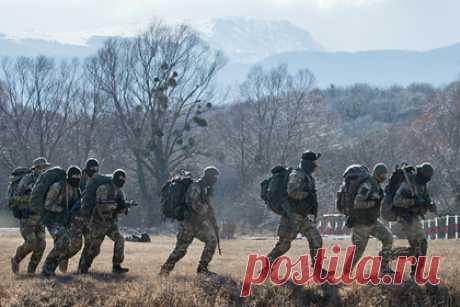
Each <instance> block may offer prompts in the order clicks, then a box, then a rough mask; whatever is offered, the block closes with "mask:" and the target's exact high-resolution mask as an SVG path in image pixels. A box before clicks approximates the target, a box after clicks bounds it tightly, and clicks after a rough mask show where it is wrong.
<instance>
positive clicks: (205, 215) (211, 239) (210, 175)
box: [160, 166, 219, 276]
mask: <svg viewBox="0 0 460 307" xmlns="http://www.w3.org/2000/svg"><path fill="white" fill-rule="evenodd" d="M218 177H219V171H218V170H217V168H215V167H213V166H209V167H206V168H205V169H204V171H203V175H202V177H201V178H200V179H199V180H198V181H194V182H192V183H191V184H190V185H189V186H188V188H187V191H186V194H185V201H186V209H187V211H186V212H187V213H186V214H185V218H184V220H183V221H181V222H180V226H179V233H178V234H177V242H176V247H175V248H174V250H173V251H172V253H171V254H170V255H169V257H168V259H167V260H166V262H165V263H164V264H163V266H162V267H161V271H160V275H163V276H165V275H168V274H169V273H170V272H171V271H172V270H173V269H174V266H175V265H176V263H177V262H178V261H179V260H180V259H182V258H183V257H184V256H185V254H186V253H187V248H188V247H189V245H190V244H191V243H192V241H193V239H194V238H197V239H198V240H200V241H202V242H204V244H205V246H204V249H203V252H202V254H201V258H200V262H199V264H198V268H197V273H204V274H211V273H212V272H210V271H209V268H208V266H209V263H210V262H211V260H212V258H213V256H214V253H215V251H216V247H217V245H218V237H217V236H218V229H217V224H216V217H215V215H214V209H213V207H212V205H211V202H210V194H211V191H212V188H213V186H214V185H215V184H216V182H217V179H218Z"/></svg>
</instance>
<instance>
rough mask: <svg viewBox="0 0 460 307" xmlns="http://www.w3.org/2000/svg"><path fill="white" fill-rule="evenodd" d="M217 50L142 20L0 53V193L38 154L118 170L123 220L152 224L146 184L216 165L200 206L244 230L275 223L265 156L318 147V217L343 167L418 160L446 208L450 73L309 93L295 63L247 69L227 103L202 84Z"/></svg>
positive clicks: (152, 189) (155, 221)
mask: <svg viewBox="0 0 460 307" xmlns="http://www.w3.org/2000/svg"><path fill="white" fill-rule="evenodd" d="M224 65H225V59H224V57H223V56H222V54H221V53H219V52H215V51H213V50H211V49H210V48H209V46H208V45H207V44H206V43H204V42H203V41H202V40H201V39H200V38H199V37H198V35H197V34H196V33H195V32H193V31H192V30H191V29H190V28H188V27H186V26H177V27H170V26H165V25H163V24H161V23H155V24H153V25H152V26H151V27H150V28H149V29H148V30H147V31H146V32H145V33H143V34H141V35H139V36H138V37H136V38H135V39H130V40H125V39H122V38H112V39H108V40H107V41H106V42H105V43H104V45H103V47H101V49H100V50H98V52H97V53H96V54H94V55H93V56H91V57H88V58H87V59H85V60H84V61H78V60H73V61H58V60H56V59H53V58H49V57H45V56H39V57H33V58H29V57H18V58H3V59H2V60H1V65H0V125H1V129H0V167H1V169H2V170H3V172H2V173H3V176H1V177H0V199H1V204H2V209H1V210H0V215H2V216H3V217H4V218H3V219H0V222H1V221H3V220H4V219H5V217H7V216H9V215H11V214H10V213H9V212H8V209H6V208H5V207H6V206H4V204H5V197H6V195H5V194H6V193H5V192H6V189H7V184H8V178H9V173H10V172H11V170H12V169H13V168H15V167H16V166H30V165H31V163H32V160H33V159H34V158H35V157H38V156H44V157H46V158H47V159H48V160H50V162H51V163H52V164H53V165H60V166H62V167H67V166H69V165H70V164H78V165H81V166H83V165H84V162H85V160H86V159H88V158H91V157H94V158H97V159H98V160H99V161H100V163H101V169H102V171H103V172H106V173H109V172H112V171H113V170H114V169H116V168H123V169H125V170H126V171H127V173H128V179H127V180H128V182H127V187H126V191H127V195H128V198H130V199H134V200H136V201H138V202H139V203H140V204H141V206H140V207H139V208H135V209H133V210H132V211H131V212H130V214H129V215H128V216H127V217H125V218H123V220H122V224H124V225H128V226H132V227H155V228H161V227H163V226H162V225H163V224H162V223H161V217H160V213H159V198H158V192H159V190H160V188H161V186H162V185H163V184H164V183H165V182H166V181H167V180H168V178H170V177H171V176H172V175H174V174H176V173H177V172H179V171H180V170H183V169H186V170H189V171H191V172H192V173H193V174H194V175H195V176H199V175H200V171H201V169H202V168H203V167H205V166H207V165H215V166H217V167H218V168H219V169H220V171H221V178H220V182H219V183H218V185H217V187H216V190H215V197H214V205H215V207H216V211H217V214H218V218H219V220H220V221H224V220H229V221H234V222H235V223H237V224H238V227H239V228H240V230H242V231H245V232H251V231H253V230H254V229H256V228H258V229H261V228H260V227H262V228H263V227H264V225H268V224H269V223H270V222H271V221H273V220H275V219H276V216H274V215H273V214H272V213H270V212H269V211H268V209H266V207H265V204H264V203H263V201H262V200H261V199H260V197H259V192H260V182H261V181H262V180H263V179H264V178H266V177H267V176H268V175H269V172H270V169H271V168H272V167H274V166H276V165H285V166H292V167H296V165H297V164H298V160H299V157H300V154H301V152H303V151H305V150H306V149H311V150H314V151H318V152H321V153H322V157H321V159H320V168H319V170H318V172H317V173H315V176H316V178H317V188H318V196H319V211H320V213H321V214H324V213H332V212H334V211H335V206H334V198H335V192H336V190H337V189H338V186H339V185H340V182H341V176H342V173H343V171H344V170H345V168H346V167H347V166H348V165H349V164H351V163H361V164H364V165H366V166H368V167H370V168H371V167H372V166H373V164H374V163H376V162H385V163H386V164H387V165H389V166H390V167H394V166H395V165H396V164H398V163H401V162H408V163H413V164H416V163H421V162H423V161H430V162H431V163H432V164H433V165H434V167H435V176H434V180H433V182H432V183H431V190H432V194H433V198H434V199H435V200H436V201H437V202H439V204H440V205H439V208H440V211H441V213H451V214H453V213H457V214H460V209H459V205H460V121H459V119H460V82H454V83H452V84H450V85H448V86H446V87H442V88H438V87H433V86H431V85H429V84H412V85H410V86H407V87H399V86H394V87H390V88H375V87H372V86H369V85H366V84H356V85H354V86H350V87H345V88H343V87H335V86H334V85H331V86H330V87H329V88H327V89H323V90H320V89H318V88H317V87H316V83H315V76H314V75H313V74H312V73H311V72H310V71H309V70H308V67H305V69H304V70H300V71H298V72H297V73H294V74H293V73H291V72H290V71H289V70H288V67H287V66H286V65H279V66H277V67H274V68H271V69H263V68H262V67H259V66H255V67H253V68H252V69H251V71H250V73H249V74H248V75H247V78H246V80H245V81H244V82H243V83H242V84H241V86H240V89H239V92H238V95H236V97H235V98H234V100H233V101H232V102H231V103H225V104H223V103H221V102H222V100H223V97H220V96H219V95H218V94H216V91H215V79H216V76H217V75H218V73H219V71H220V70H221V69H222V68H223V67H224ZM0 226H2V225H0Z"/></svg>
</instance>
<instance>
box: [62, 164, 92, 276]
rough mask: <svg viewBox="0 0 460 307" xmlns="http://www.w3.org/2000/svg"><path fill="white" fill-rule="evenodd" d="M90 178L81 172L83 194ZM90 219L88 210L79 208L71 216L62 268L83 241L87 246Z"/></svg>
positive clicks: (82, 207) (80, 246)
mask: <svg viewBox="0 0 460 307" xmlns="http://www.w3.org/2000/svg"><path fill="white" fill-rule="evenodd" d="M90 180H91V178H90V177H88V175H87V174H86V172H85V170H83V172H82V176H81V181H80V190H81V193H82V194H83V193H84V192H85V190H86V186H87V184H88V183H89V182H90ZM90 218H91V213H90V212H88V209H86V208H84V206H81V207H80V208H79V209H78V210H76V211H75V212H74V213H73V214H72V219H71V222H70V229H69V240H70V242H69V248H68V250H67V259H66V260H65V264H63V265H62V266H63V267H64V268H66V267H67V262H68V259H70V258H72V257H73V256H75V255H76V254H77V253H78V252H79V251H80V250H81V248H82V246H83V239H84V242H85V246H86V245H89V244H90V243H89V220H90Z"/></svg>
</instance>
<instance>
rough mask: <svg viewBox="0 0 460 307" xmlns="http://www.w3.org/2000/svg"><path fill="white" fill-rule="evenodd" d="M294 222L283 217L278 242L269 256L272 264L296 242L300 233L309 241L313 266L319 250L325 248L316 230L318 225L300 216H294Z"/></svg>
mask: <svg viewBox="0 0 460 307" xmlns="http://www.w3.org/2000/svg"><path fill="white" fill-rule="evenodd" d="M294 219H295V220H294V221H290V220H289V219H288V217H287V216H284V215H283V216H282V217H281V220H280V225H279V227H278V237H279V239H278V242H277V243H276V245H275V247H274V248H273V250H272V251H271V252H270V253H269V254H268V255H267V257H268V260H270V263H272V262H273V261H275V259H276V258H278V257H279V256H282V255H284V254H285V253H286V252H287V251H288V250H289V249H290V248H291V242H292V241H293V240H295V238H296V237H297V234H298V233H301V234H302V235H303V236H305V237H306V238H307V240H308V245H309V248H310V257H311V265H312V266H313V265H314V259H315V256H316V253H317V251H318V249H319V248H321V247H322V246H323V239H322V238H321V234H320V233H319V231H318V229H317V228H316V223H315V222H314V221H311V220H309V219H308V218H305V217H303V216H302V215H300V214H294Z"/></svg>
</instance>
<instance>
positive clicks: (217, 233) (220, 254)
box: [211, 212, 222, 256]
mask: <svg viewBox="0 0 460 307" xmlns="http://www.w3.org/2000/svg"><path fill="white" fill-rule="evenodd" d="M211 220H212V226H213V228H214V232H215V233H216V238H217V250H218V251H219V256H222V250H221V249H220V237H219V227H217V221H216V218H215V216H214V212H212V215H211Z"/></svg>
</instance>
